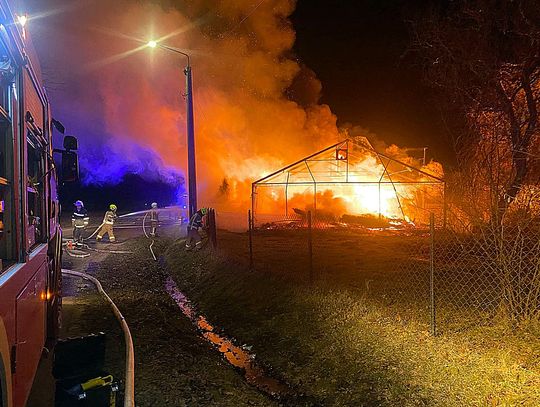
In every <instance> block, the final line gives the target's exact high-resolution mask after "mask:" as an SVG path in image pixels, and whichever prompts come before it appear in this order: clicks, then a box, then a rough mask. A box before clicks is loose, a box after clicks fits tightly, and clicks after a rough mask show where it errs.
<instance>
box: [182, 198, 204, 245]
mask: <svg viewBox="0 0 540 407" xmlns="http://www.w3.org/2000/svg"><path fill="white" fill-rule="evenodd" d="M207 213H208V209H207V208H201V209H199V210H198V211H197V212H195V213H194V214H193V215H192V216H191V219H190V220H189V223H188V226H187V239H186V250H193V248H195V250H199V249H200V248H201V247H202V240H201V235H200V234H199V228H202V227H203V218H204V216H206V214H207ZM193 243H195V245H194V244H193ZM194 246H195V247H194Z"/></svg>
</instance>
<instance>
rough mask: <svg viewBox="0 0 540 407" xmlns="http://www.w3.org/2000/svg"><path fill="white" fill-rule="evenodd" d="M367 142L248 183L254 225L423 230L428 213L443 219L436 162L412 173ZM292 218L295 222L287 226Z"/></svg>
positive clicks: (340, 146)
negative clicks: (309, 217)
mask: <svg viewBox="0 0 540 407" xmlns="http://www.w3.org/2000/svg"><path fill="white" fill-rule="evenodd" d="M412 164H413V163H410V164H409V163H408V162H404V161H401V160H399V159H397V158H394V157H393V156H391V155H389V154H388V153H387V152H385V153H381V152H378V151H377V150H375V149H374V148H373V147H372V146H371V144H370V143H369V141H368V140H367V139H366V138H363V137H361V138H355V139H347V140H345V141H343V142H340V143H337V144H334V145H332V146H330V147H328V148H326V149H324V150H321V151H319V152H317V153H315V154H312V155H310V156H308V157H306V158H304V159H302V160H300V161H297V162H296V163H294V164H291V165H289V166H287V167H284V168H282V169H280V170H278V171H276V172H274V173H272V174H270V175H268V176H266V177H264V178H262V179H260V180H258V181H256V182H254V183H253V186H252V192H253V202H252V207H253V208H252V211H253V216H254V220H255V222H254V225H258V224H261V223H262V224H264V223H268V222H265V221H264V219H265V218H270V219H273V220H275V219H276V217H277V216H278V217H281V219H283V221H284V222H283V224H284V225H287V224H289V225H290V226H291V227H292V225H294V224H295V223H296V224H302V222H303V221H302V219H305V212H307V211H311V212H312V214H313V219H314V223H317V222H319V223H324V224H327V225H336V227H337V225H339V224H347V225H349V226H348V227H350V226H351V225H355V224H356V225H363V227H374V228H377V227H382V228H384V227H388V228H390V227H397V226H399V227H405V226H407V225H426V224H428V223H429V216H430V213H435V215H436V216H437V217H438V218H439V219H442V217H443V215H444V180H443V179H442V178H441V176H442V170H440V166H439V165H438V164H436V163H429V164H427V165H424V166H423V167H422V168H417V167H415V166H413V165H412ZM290 219H294V222H292V223H291V222H290Z"/></svg>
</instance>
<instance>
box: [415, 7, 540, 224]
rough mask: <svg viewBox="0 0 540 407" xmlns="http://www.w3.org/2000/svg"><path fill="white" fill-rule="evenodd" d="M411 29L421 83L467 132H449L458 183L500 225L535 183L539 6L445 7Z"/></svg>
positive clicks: (539, 96)
mask: <svg viewBox="0 0 540 407" xmlns="http://www.w3.org/2000/svg"><path fill="white" fill-rule="evenodd" d="M411 27H412V33H413V48H414V50H416V51H418V55H420V57H421V60H422V63H423V66H424V68H425V77H426V79H427V80H428V81H429V83H431V84H432V85H433V86H435V87H437V88H439V89H440V90H441V91H442V92H443V93H444V97H445V99H446V101H447V102H449V104H448V106H451V107H450V108H447V109H445V110H446V112H447V113H448V114H450V115H457V116H459V117H461V119H462V123H464V124H465V126H463V127H461V128H459V129H457V131H456V129H454V131H453V132H452V135H453V141H454V145H455V149H456V153H457V156H458V162H459V164H460V167H461V169H462V170H464V171H462V177H461V181H462V182H463V183H464V184H468V187H470V188H472V191H469V192H468V193H469V195H472V196H474V195H476V199H480V197H481V196H485V197H486V198H485V199H484V201H485V202H484V203H483V204H484V207H485V209H486V212H487V213H488V217H489V220H490V221H491V222H496V223H500V222H502V219H503V217H504V215H505V213H506V212H507V210H508V208H509V206H510V205H511V204H512V203H513V202H514V201H515V200H516V198H518V196H519V195H520V193H522V191H523V190H524V189H526V188H525V187H526V186H529V185H531V184H532V183H537V182H538V174H537V173H536V172H537V171H538V166H537V161H538V158H539V157H538V156H539V155H540V151H539V147H540V144H539V123H538V115H539V109H540V107H539V103H540V7H538V2H537V1H535V0H521V1H520V0H514V1H512V0H474V1H464V0H461V1H454V2H445V5H444V6H439V7H437V8H432V9H431V10H429V12H427V13H425V14H424V15H422V16H420V17H419V18H416V19H415V21H414V22H413V23H412V25H411ZM450 122H452V123H456V122H459V121H456V120H455V117H454V119H451V120H450ZM458 178H459V177H458ZM466 187H467V185H466V186H464V185H463V184H462V185H461V187H458V189H459V188H462V189H466ZM462 192H463V191H462ZM488 202H489V204H488Z"/></svg>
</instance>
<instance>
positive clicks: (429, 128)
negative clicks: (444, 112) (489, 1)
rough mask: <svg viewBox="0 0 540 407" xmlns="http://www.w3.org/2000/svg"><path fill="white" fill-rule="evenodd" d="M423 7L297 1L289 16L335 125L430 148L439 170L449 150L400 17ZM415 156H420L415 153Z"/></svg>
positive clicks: (357, 0)
mask: <svg viewBox="0 0 540 407" xmlns="http://www.w3.org/2000/svg"><path fill="white" fill-rule="evenodd" d="M425 5H426V2H425V1H424V2H422V1H405V0H402V1H397V0H339V1H330V0H299V1H298V5H297V9H296V11H295V13H294V15H293V16H292V21H293V24H294V28H295V29H296V33H297V42H296V47H295V49H296V52H297V55H298V57H299V58H300V60H301V61H302V62H303V63H305V64H306V65H307V66H309V67H310V68H311V69H313V70H314V71H315V72H316V74H317V76H318V78H319V79H320V80H321V82H322V85H323V91H322V92H323V96H322V100H321V101H322V102H323V103H326V104H328V105H330V106H331V108H332V110H333V111H334V113H336V115H337V116H338V120H339V122H338V124H343V123H345V122H351V123H353V124H358V125H361V126H362V127H365V128H367V129H368V130H370V131H371V132H373V133H375V134H377V135H378V136H379V138H381V139H382V140H384V141H385V142H387V143H397V144H399V145H401V146H409V147H424V146H427V147H429V150H428V151H429V152H428V156H430V157H433V158H435V159H436V160H438V161H441V162H443V163H445V164H448V163H450V162H451V161H452V156H451V153H450V151H451V148H450V145H449V143H448V141H447V139H446V137H445V135H444V126H443V122H442V120H441V118H440V113H439V111H438V109H437V108H436V105H437V104H436V103H434V102H435V99H434V96H433V92H432V91H431V90H430V88H428V87H427V86H426V85H425V84H424V83H423V81H422V74H421V68H420V66H419V65H418V63H417V61H416V60H415V58H414V56H412V55H410V53H408V54H407V55H406V56H405V57H403V56H404V55H405V54H406V51H407V49H408V47H409V45H410V40H409V33H408V29H407V24H406V22H405V21H406V19H407V18H408V16H410V15H412V14H414V13H417V12H420V11H421V10H422V9H423V8H424V7H426V6H425ZM419 154H421V153H419Z"/></svg>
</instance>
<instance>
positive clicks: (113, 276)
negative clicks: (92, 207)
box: [65, 239, 275, 407]
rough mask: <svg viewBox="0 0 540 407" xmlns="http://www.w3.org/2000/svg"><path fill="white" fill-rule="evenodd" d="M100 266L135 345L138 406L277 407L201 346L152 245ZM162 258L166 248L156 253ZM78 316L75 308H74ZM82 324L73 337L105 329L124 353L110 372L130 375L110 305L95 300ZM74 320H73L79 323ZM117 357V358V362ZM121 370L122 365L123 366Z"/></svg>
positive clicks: (133, 245)
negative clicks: (155, 258) (172, 296)
mask: <svg viewBox="0 0 540 407" xmlns="http://www.w3.org/2000/svg"><path fill="white" fill-rule="evenodd" d="M122 250H133V251H134V252H135V253H134V254H133V255H111V256H109V257H108V258H107V259H105V261H103V262H102V263H100V264H99V265H98V268H97V274H96V276H97V278H98V279H99V280H100V281H101V282H102V284H103V286H104V288H105V290H106V291H107V292H108V293H109V295H110V296H111V298H112V299H113V301H115V303H116V305H117V306H118V308H120V310H121V311H122V313H123V315H124V316H125V318H126V320H127V322H128V324H129V326H130V329H131V333H132V336H133V341H134V346H135V358H136V359H135V391H136V401H137V405H138V406H141V407H145V406H159V407H165V406H175V407H177V406H245V405H246V406H249V405H253V406H271V405H275V403H273V402H271V401H269V400H268V399H267V398H266V397H264V396H263V395H261V394H259V393H258V392H257V391H255V390H254V389H252V388H251V387H250V386H249V385H247V384H246V383H245V382H244V381H243V379H242V377H241V375H240V374H239V373H238V372H236V371H234V370H233V369H232V368H231V367H229V366H228V365H227V364H226V362H225V361H224V360H223V358H222V357H221V356H220V355H219V354H218V353H217V352H216V351H215V350H213V349H211V348H210V346H209V345H208V344H207V343H206V342H205V341H204V340H202V339H201V338H200V337H199V336H198V334H197V332H196V331H195V328H194V327H193V325H192V324H191V322H189V321H188V320H187V319H186V318H185V317H184V316H183V315H182V314H181V312H180V310H179V309H178V307H177V306H176V304H175V303H174V302H173V301H172V299H170V297H169V296H168V295H167V294H166V293H165V292H164V290H163V277H162V275H161V274H160V270H159V268H158V266H157V264H156V263H155V262H154V261H153V260H152V259H151V257H150V254H149V252H148V247H147V241H146V240H145V239H139V240H136V241H132V242H128V243H126V244H125V245H123V246H122ZM155 250H156V252H157V253H159V251H160V250H162V248H161V247H160V245H159V244H158V245H157V247H156V248H155ZM71 311H72V312H74V310H71ZM76 312H77V313H79V315H77V318H78V319H79V322H78V323H77V324H74V325H73V326H71V327H70V329H69V330H67V331H66V332H65V333H66V335H78V334H82V333H88V331H89V329H92V330H94V331H95V330H96V329H98V330H104V331H106V332H107V333H108V334H110V335H111V336H112V338H111V340H112V342H111V343H110V344H109V345H110V346H109V350H108V351H109V352H110V351H111V349H110V348H111V346H112V345H111V344H113V345H114V344H116V347H115V349H114V351H115V352H117V353H119V355H110V357H108V359H109V363H108V365H109V368H110V369H112V371H118V372H119V373H118V374H117V377H123V376H121V375H123V361H122V359H123V352H124V348H123V344H122V342H120V341H121V336H120V335H121V331H120V330H119V328H118V327H117V321H116V320H115V319H114V317H110V314H111V313H110V312H109V309H108V306H106V305H104V304H103V302H102V301H101V300H100V299H99V298H96V297H95V295H88V297H87V298H86V304H85V305H84V306H83V307H82V309H79V310H78V311H76ZM72 319H73V318H72ZM111 356H112V357H111ZM118 365H120V366H118Z"/></svg>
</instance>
